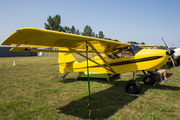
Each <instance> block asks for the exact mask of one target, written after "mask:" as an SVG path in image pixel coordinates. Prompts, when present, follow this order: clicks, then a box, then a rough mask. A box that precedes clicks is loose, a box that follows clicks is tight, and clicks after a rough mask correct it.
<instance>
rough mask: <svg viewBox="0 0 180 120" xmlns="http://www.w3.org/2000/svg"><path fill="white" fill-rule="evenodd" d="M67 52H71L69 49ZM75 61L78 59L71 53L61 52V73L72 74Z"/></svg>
mask: <svg viewBox="0 0 180 120" xmlns="http://www.w3.org/2000/svg"><path fill="white" fill-rule="evenodd" d="M59 50H61V49H59ZM63 50H64V49H63ZM66 50H67V51H69V50H68V49H66ZM75 61H76V59H75V58H74V56H73V55H72V54H71V53H65V52H59V59H58V63H59V72H60V73H67V72H71V71H72V70H73V63H74V62H75Z"/></svg>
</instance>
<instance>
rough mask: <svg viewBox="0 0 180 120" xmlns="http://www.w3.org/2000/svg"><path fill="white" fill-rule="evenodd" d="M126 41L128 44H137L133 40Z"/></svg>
mask: <svg viewBox="0 0 180 120" xmlns="http://www.w3.org/2000/svg"><path fill="white" fill-rule="evenodd" d="M127 43H129V44H139V43H138V42H135V41H128V42H127Z"/></svg>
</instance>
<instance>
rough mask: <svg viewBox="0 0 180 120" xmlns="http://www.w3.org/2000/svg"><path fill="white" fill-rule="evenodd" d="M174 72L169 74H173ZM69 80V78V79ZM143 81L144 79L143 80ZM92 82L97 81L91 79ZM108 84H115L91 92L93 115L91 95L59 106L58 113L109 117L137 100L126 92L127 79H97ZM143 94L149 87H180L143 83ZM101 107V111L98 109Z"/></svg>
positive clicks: (171, 88) (173, 88)
mask: <svg viewBox="0 0 180 120" xmlns="http://www.w3.org/2000/svg"><path fill="white" fill-rule="evenodd" d="M171 75H172V74H168V76H171ZM142 77H143V75H140V76H137V77H136V79H137V80H138V81H139V82H140V80H141V79H142ZM68 81H69V80H68ZM141 81H142V80H141ZM91 82H95V80H94V81H92V80H91ZM96 82H101V83H106V84H113V86H112V87H110V88H108V89H106V90H103V91H100V92H97V93H92V94H91V110H92V112H91V116H89V115H88V114H89V112H88V109H86V107H87V104H88V103H89V96H88V95H87V96H86V97H83V98H81V99H78V100H75V101H71V102H70V103H69V104H67V105H65V106H63V107H59V108H57V110H58V113H63V114H66V115H72V116H76V117H79V118H81V119H107V118H109V117H110V116H112V115H114V114H115V113H116V112H117V111H118V110H119V109H122V108H123V107H124V106H126V105H127V104H128V103H130V102H132V101H134V100H136V99H137V98H138V97H137V96H131V95H128V94H127V93H126V92H125V85H126V82H127V81H111V82H106V81H96ZM141 86H142V88H143V89H142V91H141V95H143V94H144V93H145V92H146V91H147V90H148V89H151V88H152V87H153V89H162V90H172V91H177V90H180V87H173V86H167V85H161V84H157V85H156V86H151V85H144V84H141ZM96 109H100V111H96Z"/></svg>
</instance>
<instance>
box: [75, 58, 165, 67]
mask: <svg viewBox="0 0 180 120" xmlns="http://www.w3.org/2000/svg"><path fill="white" fill-rule="evenodd" d="M161 57H163V56H153V57H146V58H140V59H135V60H127V61H121V62H114V63H109V65H110V66H118V65H125V64H131V63H138V62H145V61H150V60H156V59H159V58H161ZM102 66H105V67H107V65H106V64H102ZM94 67H100V66H99V65H96V66H89V68H94ZM82 68H86V67H82ZM82 68H74V69H82Z"/></svg>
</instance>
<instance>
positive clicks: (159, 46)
mask: <svg viewBox="0 0 180 120" xmlns="http://www.w3.org/2000/svg"><path fill="white" fill-rule="evenodd" d="M140 46H141V47H150V48H154V47H156V48H165V46H161V45H140Z"/></svg>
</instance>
